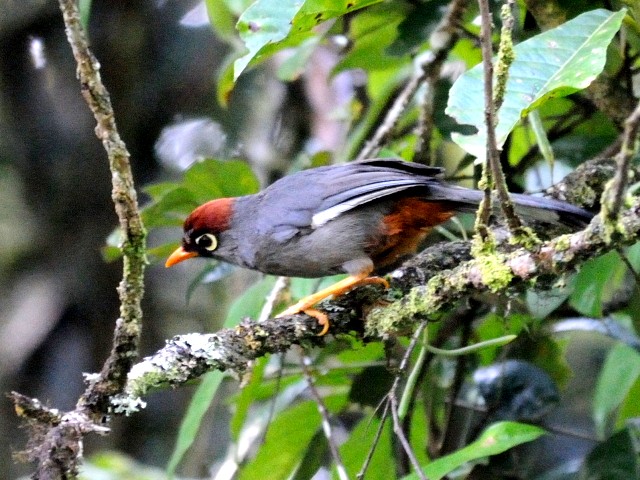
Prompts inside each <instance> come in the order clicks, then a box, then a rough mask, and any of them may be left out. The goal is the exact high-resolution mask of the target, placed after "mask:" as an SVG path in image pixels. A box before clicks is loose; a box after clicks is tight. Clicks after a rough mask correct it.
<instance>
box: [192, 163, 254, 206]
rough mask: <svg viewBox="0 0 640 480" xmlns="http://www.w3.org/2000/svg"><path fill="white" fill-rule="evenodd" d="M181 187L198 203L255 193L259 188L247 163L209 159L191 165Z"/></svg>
mask: <svg viewBox="0 0 640 480" xmlns="http://www.w3.org/2000/svg"><path fill="white" fill-rule="evenodd" d="M183 185H184V187H185V188H187V189H188V190H189V191H191V192H192V193H193V194H194V195H195V196H196V198H197V199H198V202H199V203H203V202H206V201H208V200H211V199H214V198H221V197H238V196H240V195H247V194H250V193H256V192H257V191H258V190H259V188H260V184H259V183H258V180H257V179H256V177H255V175H254V174H253V172H252V171H251V167H249V165H248V164H247V162H243V161H240V160H224V161H223V160H215V159H211V158H210V159H206V160H203V161H202V162H198V163H195V164H194V165H192V166H191V167H190V168H189V170H187V171H186V173H185V175H184V181H183Z"/></svg>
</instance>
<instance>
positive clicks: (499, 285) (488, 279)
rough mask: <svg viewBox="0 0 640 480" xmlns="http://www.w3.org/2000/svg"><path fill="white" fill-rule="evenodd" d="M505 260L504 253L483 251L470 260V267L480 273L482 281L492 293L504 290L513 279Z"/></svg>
mask: <svg viewBox="0 0 640 480" xmlns="http://www.w3.org/2000/svg"><path fill="white" fill-rule="evenodd" d="M506 260H507V257H506V256H505V255H503V254H501V253H498V252H494V253H493V254H486V253H485V254H483V255H481V256H479V257H477V258H475V259H474V260H472V262H471V264H472V268H476V269H477V270H478V272H479V273H480V278H481V281H482V283H483V284H484V285H485V286H486V287H487V288H488V289H489V291H491V292H493V293H496V292H500V291H502V290H504V289H505V288H506V287H508V286H509V284H510V283H511V281H512V280H513V272H512V271H511V268H510V267H509V266H508V265H507V264H506Z"/></svg>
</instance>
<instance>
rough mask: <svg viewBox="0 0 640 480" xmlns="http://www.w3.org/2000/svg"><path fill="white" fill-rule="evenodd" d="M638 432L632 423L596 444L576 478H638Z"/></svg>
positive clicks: (620, 479) (615, 479)
mask: <svg viewBox="0 0 640 480" xmlns="http://www.w3.org/2000/svg"><path fill="white" fill-rule="evenodd" d="M639 437H640V432H638V427H637V426H634V425H633V424H629V426H628V427H627V428H625V429H623V430H620V431H619V432H617V433H615V434H614V435H612V436H611V437H610V438H608V439H607V440H606V441H605V442H603V443H601V444H599V445H597V446H596V447H595V448H594V449H593V450H592V451H591V452H590V453H589V455H588V456H587V458H586V459H585V461H584V463H583V465H582V468H581V469H580V472H579V473H578V478H581V479H583V478H584V479H607V480H627V479H631V478H640V455H638V439H639Z"/></svg>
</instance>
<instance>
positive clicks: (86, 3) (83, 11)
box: [78, 0, 92, 30]
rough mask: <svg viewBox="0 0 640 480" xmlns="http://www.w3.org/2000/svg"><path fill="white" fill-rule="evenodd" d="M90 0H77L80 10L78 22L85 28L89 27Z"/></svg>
mask: <svg viewBox="0 0 640 480" xmlns="http://www.w3.org/2000/svg"><path fill="white" fill-rule="evenodd" d="M91 3H92V0H79V1H78V11H79V12H80V23H81V24H82V28H84V29H85V30H88V29H89V16H90V15H91Z"/></svg>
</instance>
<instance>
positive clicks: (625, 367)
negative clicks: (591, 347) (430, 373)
mask: <svg viewBox="0 0 640 480" xmlns="http://www.w3.org/2000/svg"><path fill="white" fill-rule="evenodd" d="M639 376H640V354H639V353H638V352H637V351H636V350H634V349H633V348H631V347H628V346H627V345H623V344H620V343H619V344H616V345H615V346H614V347H613V348H612V349H611V351H610V352H609V355H608V356H607V359H606V361H605V362H604V366H603V367H602V372H600V376H599V377H598V384H597V385H596V392H595V397H594V399H593V417H594V420H595V423H596V430H597V432H598V435H599V436H600V438H603V437H604V435H605V429H606V426H607V424H608V421H609V419H610V415H611V413H613V411H614V410H615V409H616V408H618V407H619V406H620V404H621V403H622V402H623V400H624V399H625V397H626V396H627V394H628V393H629V391H630V390H631V387H632V386H633V384H634V383H635V382H636V380H637V379H638V377H639Z"/></svg>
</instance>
